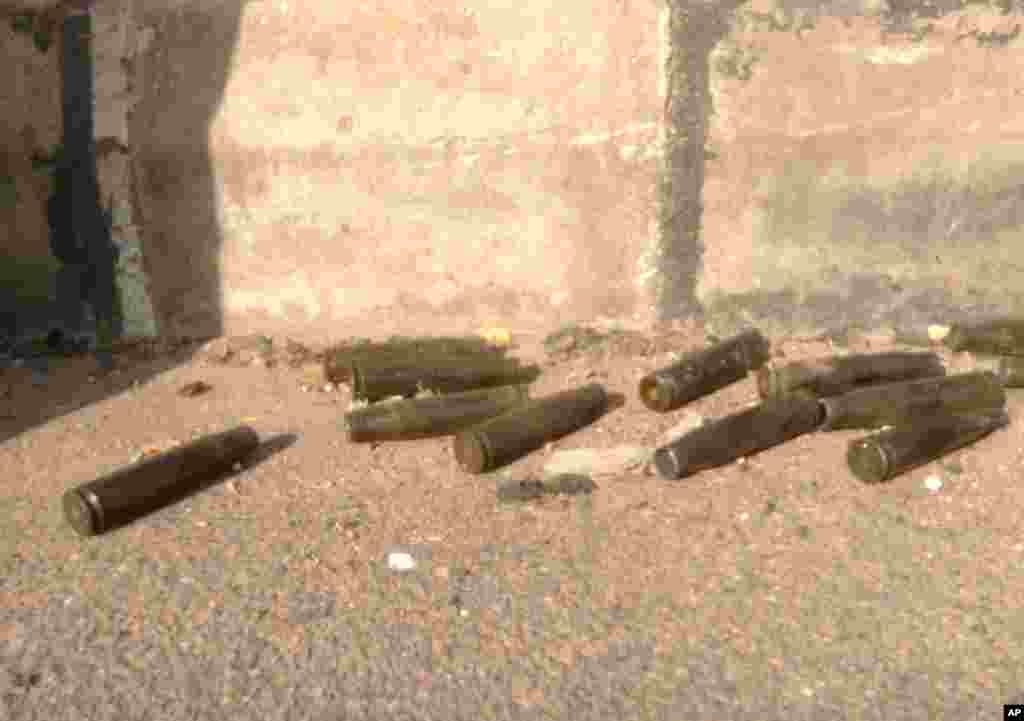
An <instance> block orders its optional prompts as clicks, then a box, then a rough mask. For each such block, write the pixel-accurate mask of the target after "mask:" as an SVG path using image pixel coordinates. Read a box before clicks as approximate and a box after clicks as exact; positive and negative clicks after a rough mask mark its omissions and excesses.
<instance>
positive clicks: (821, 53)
mask: <svg viewBox="0 0 1024 721" xmlns="http://www.w3.org/2000/svg"><path fill="white" fill-rule="evenodd" d="M719 10H720V12H721V15H720V17H721V18H722V19H724V21H725V22H726V26H725V27H726V30H725V33H724V34H723V35H722V37H721V41H720V42H719V43H718V44H717V46H716V47H715V48H714V49H713V51H712V52H711V53H710V54H709V55H708V57H707V66H708V68H709V73H708V82H707V101H708V103H707V105H706V107H705V111H706V112H705V114H704V115H703V116H702V117H707V118H708V122H707V133H706V138H705V142H706V151H707V158H708V160H707V164H706V167H705V179H704V184H703V202H704V214H703V224H702V240H703V247H702V248H700V249H699V252H700V253H701V272H700V273H699V280H698V284H697V287H696V288H695V293H696V295H697V296H698V297H699V298H700V299H701V301H702V302H703V303H704V304H706V305H707V306H708V307H709V308H710V309H712V314H713V315H715V314H717V315H718V316H719V317H720V319H721V320H722V322H723V323H726V321H727V320H728V324H733V325H737V324H740V323H743V322H747V321H750V320H754V321H756V322H760V323H761V324H762V325H764V324H769V325H770V324H773V323H774V324H779V325H783V326H786V327H793V326H798V327H804V328H828V327H831V326H843V325H847V324H855V325H861V326H867V327H877V326H884V325H896V324H899V323H902V322H907V321H911V320H918V319H920V320H925V319H926V318H930V319H934V318H935V317H936V316H944V315H945V316H948V315H949V314H950V313H952V314H954V315H962V314H973V313H983V312H1014V311H1016V312H1020V311H1024V260H1022V259H1021V255H1020V251H1021V248H1022V243H1024V227H1022V224H1024V175H1022V173H1021V170H1022V168H1024V166H1022V162H1024V134H1022V131H1024V121H1022V120H1021V118H1024V37H1021V28H1022V27H1024V15H1022V14H1021V11H1020V9H1019V8H1016V7H1014V6H1013V5H1012V4H1010V3H1003V4H998V3H997V4H992V5H990V4H987V3H986V4H976V3H970V4H966V3H961V2H957V1H955V0H948V1H947V2H930V3H916V2H901V3H895V2H890V3H877V4H872V3H867V4H864V3H860V2H840V1H838V0H837V1H835V2H821V3H820V2H795V1H791V0H755V1H754V2H751V3H747V4H744V5H740V6H737V7H735V8H732V9H730V8H719ZM673 40H674V45H677V46H681V45H683V44H685V43H686V42H687V40H686V38H684V37H675V38H673ZM674 52H678V53H679V54H682V51H674Z"/></svg>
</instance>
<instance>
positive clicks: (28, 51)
mask: <svg viewBox="0 0 1024 721" xmlns="http://www.w3.org/2000/svg"><path fill="white" fill-rule="evenodd" d="M13 20H14V18H13V17H11V16H0V66H2V67H3V77H4V81H3V83H2V85H0V88H2V89H0V333H12V332H14V331H15V330H17V329H18V327H20V325H22V324H23V323H24V322H25V321H24V320H23V319H22V318H21V316H23V315H24V312H22V313H15V308H23V309H30V312H31V313H34V314H35V315H45V314H46V309H47V306H48V304H49V302H50V295H51V291H52V282H51V279H52V275H53V272H54V270H55V268H56V266H57V261H56V260H55V259H54V258H53V257H52V256H51V255H50V247H49V241H48V234H47V233H48V231H47V226H46V218H45V204H46V199H47V197H48V194H49V192H50V180H49V175H48V173H47V172H46V170H45V169H43V168H40V167H39V164H38V163H37V164H36V165H35V166H34V165H33V162H32V158H33V155H35V156H37V157H39V156H41V155H45V154H46V153H47V152H48V151H50V150H51V149H52V148H54V147H55V146H56V145H57V144H58V143H59V142H60V133H61V123H60V73H59V69H58V67H57V54H56V52H55V50H54V48H53V47H52V43H51V46H50V47H48V48H47V50H46V51H45V52H44V51H42V50H40V49H39V48H38V47H37V46H36V44H35V43H34V42H33V36H32V32H31V31H30V30H29V29H28V28H26V27H25V26H24V24H19V23H16V22H14V21H13Z"/></svg>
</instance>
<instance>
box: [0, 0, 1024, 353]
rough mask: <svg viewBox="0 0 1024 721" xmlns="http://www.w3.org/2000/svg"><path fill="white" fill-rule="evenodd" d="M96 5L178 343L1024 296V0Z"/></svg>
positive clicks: (106, 160)
mask: <svg viewBox="0 0 1024 721" xmlns="http://www.w3.org/2000/svg"><path fill="white" fill-rule="evenodd" d="M93 13H94V16H95V17H96V23H97V25H96V27H97V40H96V42H97V44H98V45H97V48H98V51H97V52H98V59H97V83H96V85H97V95H98V96H102V97H98V100H97V135H98V136H99V135H100V134H101V133H102V134H103V135H104V137H108V138H112V139H113V140H110V141H108V142H107V144H106V146H105V147H104V148H103V149H101V150H102V152H103V153H106V155H104V156H103V158H101V166H102V167H101V172H103V173H104V174H105V176H104V177H105V178H106V180H105V181H104V182H105V183H106V184H107V186H108V187H110V188H116V189H118V190H117V195H118V198H119V199H118V203H119V205H118V213H119V215H118V216H117V217H119V218H120V219H121V221H120V224H121V226H122V231H121V237H122V242H123V243H124V245H125V247H136V248H139V249H141V252H139V253H135V254H134V256H133V255H132V254H131V253H129V256H132V257H135V259H136V260H135V262H136V265H137V266H138V267H139V268H141V269H144V270H145V275H146V276H148V285H147V286H146V287H145V288H144V289H142V286H143V285H144V284H143V283H142V280H141V279H143V273H141V271H140V272H139V273H137V274H136V275H135V276H133V277H136V278H139V279H140V281H139V284H138V285H139V287H140V292H139V293H138V298H139V300H138V303H140V304H142V305H145V303H147V302H149V300H150V299H151V301H152V307H153V309H154V311H155V317H156V319H157V321H158V322H159V324H160V326H161V327H162V328H163V329H164V330H165V331H167V332H169V333H191V334H207V333H219V332H229V333H233V332H243V331H249V330H265V331H268V332H274V331H276V330H278V329H284V328H287V329H288V330H289V331H290V332H293V333H297V334H302V333H303V332H305V333H307V334H319V335H323V334H326V333H330V334H331V335H338V334H341V333H355V332H365V331H367V330H369V331H375V332H387V331H389V330H393V331H396V332H398V331H401V332H405V331H407V330H410V329H412V330H425V329H431V328H438V327H440V326H444V327H445V328H451V329H455V328H460V327H463V326H465V327H469V326H472V325H476V324H478V323H482V322H488V321H500V322H502V323H505V324H509V325H513V326H514V325H516V324H527V323H529V324H537V323H539V324H541V325H551V326H553V325H555V324H557V323H561V322H565V321H569V320H574V319H585V318H593V317H594V316H601V315H603V316H613V317H618V318H621V319H633V320H637V321H646V320H650V319H652V318H653V317H655V316H656V315H657V316H661V317H676V316H684V315H690V314H693V313H698V312H706V313H707V314H708V316H709V318H710V319H711V320H712V323H713V325H717V326H719V327H720V328H721V329H722V330H723V331H725V330H729V329H732V328H734V327H738V326H740V325H744V324H747V323H751V322H754V323H758V324H761V325H762V326H764V327H766V328H767V329H768V330H770V331H775V330H821V329H828V328H839V327H844V326H848V325H851V324H852V325H859V326H864V327H871V328H875V327H878V326H885V325H898V324H902V323H905V322H912V321H934V320H936V319H937V318H938V317H941V318H946V319H949V318H953V317H959V316H962V315H968V314H976V313H981V312H1014V311H1020V312H1024V307H1022V306H1024V303H1022V300H1024V276H1022V275H1021V273H1024V263H1020V262H1019V261H1018V259H1017V255H1018V254H1017V250H1018V248H1019V247H1020V242H1021V228H1020V225H1021V222H1024V218H1022V216H1021V211H1020V210H1019V208H1021V207H1022V203H1021V200H1022V199H1024V192H1022V190H1021V184H1022V182H1024V181H1019V180H1018V177H1019V173H1018V172H1017V171H1018V168H1019V164H1020V162H1021V160H1022V158H1024V145H1022V142H1021V136H1020V129H1019V128H1018V125H1020V122H1019V121H1018V120H1017V118H1018V117H1024V115H1022V114H1021V112H1020V111H1021V110H1022V109H1024V107H1020V106H1022V104H1024V85H1022V82H1024V81H1022V80H1021V78H1024V73H1022V72H1021V70H1024V61H1022V53H1024V38H1022V36H1021V35H1020V28H1021V27H1022V26H1024V15H1022V12H1021V10H1020V9H1019V8H1018V7H1016V5H1014V4H1013V3H1012V2H1010V1H1009V0H1007V2H1004V3H995V4H978V3H968V4H965V3H962V2H960V0H933V1H931V2H916V1H915V0H901V2H899V3H897V2H895V0H891V1H889V2H883V1H881V0H879V1H878V2H875V1H874V0H863V1H862V0H832V1H830V2H811V1H810V0H752V2H748V3H739V2H736V1H735V0H732V1H731V2H725V3H702V2H696V1H693V2H684V0H676V2H672V3H669V4H664V3H658V2H655V1H654V0H614V1H613V0H607V1H605V0H599V1H598V2H594V3H584V4H572V3H549V2H545V1H544V0H531V1H530V2H528V3H526V4H525V5H520V6H516V7H509V8H507V9H501V8H497V9H495V8H492V7H491V6H490V5H489V4H482V3H481V4H465V3H455V2H441V3H437V2H426V1H425V0H423V1H416V0H408V1H407V2H403V3H399V4H387V3H377V4H370V5H365V6H362V7H357V6H355V5H353V4H349V3H346V4H327V3H321V2H315V1H314V0H292V1H290V2H289V1H280V0H279V1H274V2H270V1H266V2H256V1H252V2H247V3H244V4H243V3H241V2H239V1H238V0H219V1H216V2H215V1H214V0H205V1H204V0H191V1H190V0H176V1H175V2H156V0H137V2H135V3H134V4H133V3H124V4H121V5H118V6H117V8H114V7H113V6H110V7H105V8H104V7H98V6H97V7H96V8H94V10H93ZM101 51H102V52H101ZM101 56H102V57H104V58H106V60H102V59H101ZM115 60H116V62H115ZM103 63H106V64H105V65H103ZM101 66H102V67H101ZM49 72H51V74H52V70H51V71H49ZM12 117H14V116H12ZM12 122H13V121H12ZM15 124H16V123H15ZM100 127H102V128H104V130H102V131H101V130H100V129H99V128H100ZM18 132H20V128H15V127H13V126H12V127H11V128H9V129H8V130H6V131H4V133H3V135H4V138H5V139H4V141H3V142H5V143H8V144H9V143H11V142H19V141H17V140H12V138H15V136H16V135H17V133H18ZM125 149H127V152H124V151H125ZM103 168H106V169H105V170H104V169H103ZM25 222H29V221H25ZM125 229H126V230H125ZM29 236H31V233H29V234H28V235H25V234H20V235H19V236H18V237H19V238H22V237H29ZM8 242H9V241H8ZM18 242H23V243H27V242H29V241H27V240H19V241H18ZM133 243H134V244H135V245H134V246H133V245H132V244H133ZM142 290H144V291H145V292H142ZM137 315H138V316H139V317H140V318H141V317H145V316H146V312H144V309H143V310H140V311H139V312H138V313H137ZM151 315H152V314H151Z"/></svg>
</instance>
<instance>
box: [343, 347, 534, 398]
mask: <svg viewBox="0 0 1024 721" xmlns="http://www.w3.org/2000/svg"><path fill="white" fill-rule="evenodd" d="M538 375H539V373H538V370H537V368H535V367H533V366H524V365H522V364H521V363H520V362H519V361H518V360H516V359H513V358H485V357H466V358H453V357H437V358H428V359H423V360H421V361H404V360H383V361H380V362H376V361H372V362H371V361H366V362H363V361H357V362H355V363H353V365H352V371H351V376H352V396H353V398H355V399H356V400H365V401H369V402H371V403H373V402H376V401H379V400H382V399H384V398H390V397H391V396H405V397H407V398H409V397H412V396H415V395H416V393H417V392H419V391H431V392H434V393H459V392H462V391H468V390H474V389H478V388H494V387H497V386H507V385H520V384H524V383H530V382H532V381H534V380H535V379H536V378H537V376H538Z"/></svg>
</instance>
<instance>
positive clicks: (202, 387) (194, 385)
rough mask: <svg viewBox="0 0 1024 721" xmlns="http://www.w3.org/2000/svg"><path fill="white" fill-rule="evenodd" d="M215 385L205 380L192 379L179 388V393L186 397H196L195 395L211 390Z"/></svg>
mask: <svg viewBox="0 0 1024 721" xmlns="http://www.w3.org/2000/svg"><path fill="white" fill-rule="evenodd" d="M212 388H213V386H211V385H210V384H209V383H206V382H204V381H192V382H191V383H186V384H185V385H183V386H182V387H181V388H179V389H178V395H179V396H182V397H185V398H194V397H195V396H198V395H202V394H203V393H206V392H207V391H209V390H211V389H212Z"/></svg>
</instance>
